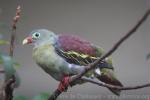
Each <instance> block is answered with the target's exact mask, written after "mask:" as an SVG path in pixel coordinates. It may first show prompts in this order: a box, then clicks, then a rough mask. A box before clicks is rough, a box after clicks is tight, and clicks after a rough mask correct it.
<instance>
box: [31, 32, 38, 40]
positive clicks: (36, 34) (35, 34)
mask: <svg viewBox="0 0 150 100" xmlns="http://www.w3.org/2000/svg"><path fill="white" fill-rule="evenodd" d="M32 37H33V38H34V39H37V38H39V37H40V33H39V32H35V33H34V34H33V35H32Z"/></svg>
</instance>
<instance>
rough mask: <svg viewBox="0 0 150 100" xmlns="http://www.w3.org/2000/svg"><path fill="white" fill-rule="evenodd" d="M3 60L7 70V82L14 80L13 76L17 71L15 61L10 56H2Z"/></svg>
mask: <svg viewBox="0 0 150 100" xmlns="http://www.w3.org/2000/svg"><path fill="white" fill-rule="evenodd" d="M1 59H2V62H3V65H4V70H5V80H9V79H10V78H12V75H14V73H15V72H16V70H15V69H14V67H13V60H12V58H11V57H10V56H7V55H1Z"/></svg>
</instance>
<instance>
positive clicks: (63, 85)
mask: <svg viewBox="0 0 150 100" xmlns="http://www.w3.org/2000/svg"><path fill="white" fill-rule="evenodd" d="M69 82H70V77H69V76H64V78H63V79H62V80H61V81H60V83H59V86H58V90H59V91H61V92H63V91H65V90H66V89H67V87H68V86H69Z"/></svg>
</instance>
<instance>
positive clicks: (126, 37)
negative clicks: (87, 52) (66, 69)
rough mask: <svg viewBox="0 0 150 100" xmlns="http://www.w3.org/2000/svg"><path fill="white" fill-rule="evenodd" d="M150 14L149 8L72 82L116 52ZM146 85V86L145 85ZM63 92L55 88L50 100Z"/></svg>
mask: <svg viewBox="0 0 150 100" xmlns="http://www.w3.org/2000/svg"><path fill="white" fill-rule="evenodd" d="M149 14H150V9H148V10H147V11H146V13H145V14H144V16H143V17H142V18H141V19H140V20H139V21H138V22H137V24H136V25H135V26H134V27H133V28H132V29H131V30H129V32H127V33H126V35H125V36H123V37H122V38H121V39H120V40H119V41H118V42H117V43H116V44H115V45H114V46H113V47H112V48H111V49H110V50H109V51H108V52H107V53H106V54H104V55H103V56H102V57H101V58H100V59H98V60H96V61H95V62H94V63H91V64H89V65H88V66H87V67H85V70H83V71H82V72H81V73H79V74H78V75H76V76H74V77H72V78H71V79H70V84H72V83H74V82H75V81H76V80H78V79H80V78H81V77H82V76H83V75H84V74H85V73H87V72H88V71H90V70H92V69H95V68H96V65H97V64H98V63H99V62H101V61H102V60H104V59H105V58H106V57H108V56H110V55H112V53H114V52H115V51H116V50H117V49H118V47H119V46H120V45H121V44H122V43H123V42H124V41H125V40H126V39H128V38H129V37H130V36H131V35H132V34H134V33H135V32H136V30H137V29H138V28H139V27H140V26H141V24H142V23H143V22H144V21H145V20H146V19H147V18H148V16H149ZM144 87H145V86H144ZM142 88H143V87H142ZM61 93H62V92H60V91H59V90H58V89H56V90H55V92H54V93H53V94H52V95H51V96H50V98H49V100H56V99H57V97H58V96H59V95H60V94H61Z"/></svg>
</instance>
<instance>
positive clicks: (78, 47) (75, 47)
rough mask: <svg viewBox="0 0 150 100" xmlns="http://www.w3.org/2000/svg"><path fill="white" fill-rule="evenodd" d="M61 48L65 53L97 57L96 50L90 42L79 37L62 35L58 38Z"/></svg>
mask: <svg viewBox="0 0 150 100" xmlns="http://www.w3.org/2000/svg"><path fill="white" fill-rule="evenodd" d="M58 43H59V44H60V48H61V49H63V50H64V51H75V52H78V53H82V54H88V55H91V56H96V49H95V48H94V46H92V45H91V43H90V42H88V41H86V40H84V39H81V38H80V37H78V36H73V35H67V34H61V35H59V37H58Z"/></svg>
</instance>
